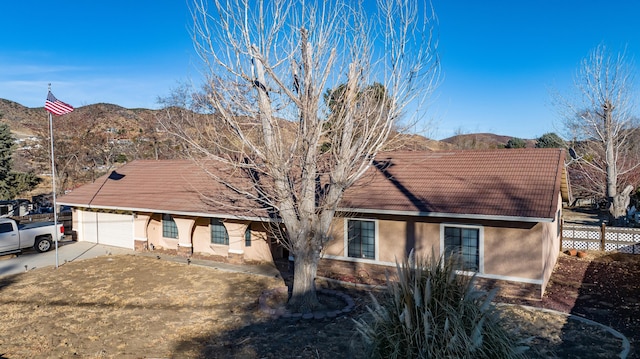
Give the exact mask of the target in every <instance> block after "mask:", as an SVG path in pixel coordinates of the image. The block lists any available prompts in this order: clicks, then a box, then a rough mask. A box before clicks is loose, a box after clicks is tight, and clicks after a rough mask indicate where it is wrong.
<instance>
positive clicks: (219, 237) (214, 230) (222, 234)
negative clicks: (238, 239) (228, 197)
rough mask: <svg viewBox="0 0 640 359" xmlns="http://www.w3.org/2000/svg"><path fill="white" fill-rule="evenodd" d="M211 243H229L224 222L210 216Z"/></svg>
mask: <svg viewBox="0 0 640 359" xmlns="http://www.w3.org/2000/svg"><path fill="white" fill-rule="evenodd" d="M211 243H213V244H225V245H229V234H228V233H227V229H226V228H225V227H224V223H222V221H221V220H219V219H217V218H211Z"/></svg>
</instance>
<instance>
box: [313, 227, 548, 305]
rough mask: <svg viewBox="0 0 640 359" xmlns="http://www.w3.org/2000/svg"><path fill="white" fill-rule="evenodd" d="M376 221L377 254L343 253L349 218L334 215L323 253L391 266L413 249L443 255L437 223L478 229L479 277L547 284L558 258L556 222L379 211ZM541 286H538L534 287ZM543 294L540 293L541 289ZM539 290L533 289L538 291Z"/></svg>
mask: <svg viewBox="0 0 640 359" xmlns="http://www.w3.org/2000/svg"><path fill="white" fill-rule="evenodd" d="M360 219H363V220H375V221H376V226H377V227H376V231H377V242H376V246H377V247H378V248H377V257H376V259H375V260H368V259H360V258H349V257H347V253H346V243H345V236H346V227H345V222H346V221H347V220H348V219H345V218H338V219H336V220H335V223H334V229H333V238H334V239H333V240H332V241H331V242H330V243H328V244H327V245H326V246H325V250H324V255H325V258H328V259H331V260H344V261H349V262H357V263H369V264H378V265H383V266H393V265H394V264H395V261H396V258H398V259H400V258H402V257H404V256H406V255H407V254H408V253H410V251H411V250H412V249H415V252H416V253H417V254H426V255H428V254H431V253H432V251H434V252H435V255H436V256H439V255H440V254H441V241H442V239H441V226H442V224H443V223H444V224H445V225H452V226H456V225H461V226H471V227H477V228H481V229H482V238H481V246H482V250H481V258H480V260H481V262H482V266H481V267H483V271H482V273H479V277H486V278H488V279H491V280H506V281H515V282H521V283H525V284H533V285H535V286H539V285H540V284H541V283H542V282H544V283H545V284H546V281H548V278H549V276H550V274H551V270H552V269H553V264H555V259H556V258H557V248H558V247H557V246H558V238H557V236H555V235H554V234H555V233H557V227H556V226H557V224H556V223H527V222H506V221H482V220H467V221H460V220H459V219H452V218H442V219H438V218H415V217H392V216H380V217H378V218H377V219H373V218H370V217H369V218H360ZM536 291H539V289H536ZM540 294H541V293H540ZM536 295H537V294H536Z"/></svg>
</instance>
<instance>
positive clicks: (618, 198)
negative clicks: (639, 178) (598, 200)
mask: <svg viewBox="0 0 640 359" xmlns="http://www.w3.org/2000/svg"><path fill="white" fill-rule="evenodd" d="M631 191H633V186H631V185H628V186H627V187H626V188H625V189H624V191H622V192H621V193H618V194H616V195H615V196H614V197H613V201H611V207H609V213H610V215H611V223H612V224H613V225H614V226H623V225H624V224H625V217H626V215H627V207H628V206H629V202H630V200H631V199H630V195H631Z"/></svg>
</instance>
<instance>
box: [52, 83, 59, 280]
mask: <svg viewBox="0 0 640 359" xmlns="http://www.w3.org/2000/svg"><path fill="white" fill-rule="evenodd" d="M49 92H51V84H49ZM52 117H53V116H52V115H51V112H49V137H51V186H52V188H53V228H54V230H53V233H55V236H56V238H55V246H56V268H58V238H59V237H60V234H59V233H58V208H57V207H58V205H57V203H56V163H55V156H54V153H53V119H52Z"/></svg>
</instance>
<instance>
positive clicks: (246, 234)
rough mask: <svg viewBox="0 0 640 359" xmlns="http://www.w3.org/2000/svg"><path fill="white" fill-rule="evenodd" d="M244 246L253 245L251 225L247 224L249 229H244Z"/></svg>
mask: <svg viewBox="0 0 640 359" xmlns="http://www.w3.org/2000/svg"><path fill="white" fill-rule="evenodd" d="M244 246H245V247H251V225H249V226H247V230H246V231H244Z"/></svg>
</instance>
